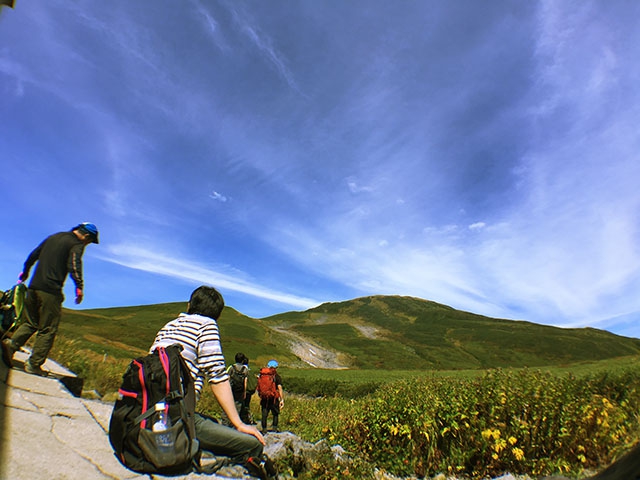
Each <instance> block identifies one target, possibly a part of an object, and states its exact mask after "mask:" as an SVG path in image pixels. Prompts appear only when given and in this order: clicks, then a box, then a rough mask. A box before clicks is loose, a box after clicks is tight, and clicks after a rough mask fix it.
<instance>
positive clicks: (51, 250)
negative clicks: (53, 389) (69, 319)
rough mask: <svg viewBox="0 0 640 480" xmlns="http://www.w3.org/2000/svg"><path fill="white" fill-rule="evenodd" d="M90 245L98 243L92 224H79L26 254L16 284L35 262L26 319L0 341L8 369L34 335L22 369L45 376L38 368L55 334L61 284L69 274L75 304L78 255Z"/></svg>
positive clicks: (80, 289) (79, 284)
mask: <svg viewBox="0 0 640 480" xmlns="http://www.w3.org/2000/svg"><path fill="white" fill-rule="evenodd" d="M90 243H99V242H98V229H97V228H96V226H95V225H94V224H93V223H81V224H80V225H77V226H75V227H73V228H72V229H71V231H69V232H60V233H55V234H53V235H50V236H49V237H47V238H46V239H45V240H44V241H43V242H42V243H41V244H40V245H38V246H37V247H36V248H35V249H34V250H33V251H32V252H31V253H30V254H29V257H28V258H27V260H26V262H25V263H24V268H23V270H22V273H20V275H19V276H18V280H19V281H20V282H24V281H26V280H27V278H28V277H29V271H30V270H31V267H32V266H33V265H34V264H35V263H36V262H38V264H37V265H36V270H35V273H34V274H33V278H32V280H31V283H30V284H29V289H28V290H27V296H26V298H25V307H26V311H27V316H26V320H25V321H24V322H22V323H21V324H20V326H18V328H17V329H16V331H15V332H14V334H13V336H12V338H11V339H6V340H3V341H2V354H3V355H2V357H3V359H4V360H5V362H7V363H8V364H9V366H11V359H12V358H13V354H14V353H15V352H16V351H18V350H19V349H20V348H21V347H22V346H23V345H24V344H25V343H26V342H27V340H29V338H30V337H31V336H32V335H33V334H34V333H36V332H37V335H36V340H35V343H34V345H33V352H32V353H31V356H30V357H29V359H28V360H27V361H26V362H25V364H24V369H25V371H26V372H27V373H31V374H34V375H40V376H46V375H47V372H45V371H44V370H42V368H41V366H42V364H43V363H44V362H45V360H46V359H47V356H48V355H49V352H50V351H51V347H53V341H54V340H55V337H56V333H57V332H58V325H59V323H60V317H61V313H62V302H63V301H64V295H63V293H62V289H63V286H64V282H65V280H66V278H67V275H70V276H71V279H72V280H73V282H74V283H75V286H76V304H78V303H80V302H82V299H83V298H84V281H83V279H82V255H83V253H84V248H85V247H86V246H87V245H88V244H90Z"/></svg>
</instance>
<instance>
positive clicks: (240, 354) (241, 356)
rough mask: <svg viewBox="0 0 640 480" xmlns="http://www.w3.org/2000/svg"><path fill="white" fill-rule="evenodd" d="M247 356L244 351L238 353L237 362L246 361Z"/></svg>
mask: <svg viewBox="0 0 640 480" xmlns="http://www.w3.org/2000/svg"><path fill="white" fill-rule="evenodd" d="M246 358H247V357H246V356H245V354H244V353H242V352H238V353H236V363H244V361H245V359H246Z"/></svg>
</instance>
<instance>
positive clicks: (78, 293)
mask: <svg viewBox="0 0 640 480" xmlns="http://www.w3.org/2000/svg"><path fill="white" fill-rule="evenodd" d="M83 298H84V293H82V290H80V289H79V288H76V305H78V304H80V303H82V299H83Z"/></svg>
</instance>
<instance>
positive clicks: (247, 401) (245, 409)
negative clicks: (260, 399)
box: [239, 392, 253, 424]
mask: <svg viewBox="0 0 640 480" xmlns="http://www.w3.org/2000/svg"><path fill="white" fill-rule="evenodd" d="M252 395H253V392H251V394H249V393H247V394H246V395H245V397H244V401H243V402H242V407H241V408H240V410H239V411H240V418H241V419H242V421H243V422H244V423H247V424H253V416H252V415H251V396H252Z"/></svg>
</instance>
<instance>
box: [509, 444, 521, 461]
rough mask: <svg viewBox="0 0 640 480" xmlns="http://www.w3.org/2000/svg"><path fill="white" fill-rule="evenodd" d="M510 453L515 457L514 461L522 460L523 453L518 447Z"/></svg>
mask: <svg viewBox="0 0 640 480" xmlns="http://www.w3.org/2000/svg"><path fill="white" fill-rule="evenodd" d="M511 453H513V456H514V457H516V460H522V459H523V458H524V452H523V451H522V449H520V448H518V447H515V448H513V449H511Z"/></svg>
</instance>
